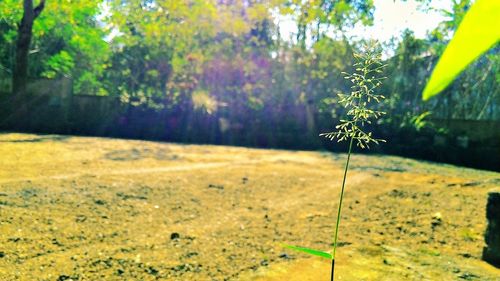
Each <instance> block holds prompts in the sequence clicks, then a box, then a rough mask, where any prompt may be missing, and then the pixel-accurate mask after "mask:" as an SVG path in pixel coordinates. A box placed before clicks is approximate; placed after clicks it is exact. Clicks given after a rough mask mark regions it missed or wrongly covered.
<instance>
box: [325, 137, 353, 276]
mask: <svg viewBox="0 0 500 281" xmlns="http://www.w3.org/2000/svg"><path fill="white" fill-rule="evenodd" d="M353 141H354V136H351V141H350V142H349V152H348V153H347V162H346V164H345V170H344V179H343V180H342V190H341V191H340V200H339V210H338V213H337V223H336V225H335V236H334V239H333V254H332V272H331V279H330V280H331V281H333V272H334V267H335V263H334V262H335V254H336V252H337V239H338V237H339V225H340V213H341V211H342V201H343V200H344V189H345V181H346V178H347V170H348V168H349V160H350V159H351V151H352V143H353Z"/></svg>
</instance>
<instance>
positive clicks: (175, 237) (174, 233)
mask: <svg viewBox="0 0 500 281" xmlns="http://www.w3.org/2000/svg"><path fill="white" fill-rule="evenodd" d="M179 238H181V235H180V234H179V233H177V232H172V234H170V240H176V239H179Z"/></svg>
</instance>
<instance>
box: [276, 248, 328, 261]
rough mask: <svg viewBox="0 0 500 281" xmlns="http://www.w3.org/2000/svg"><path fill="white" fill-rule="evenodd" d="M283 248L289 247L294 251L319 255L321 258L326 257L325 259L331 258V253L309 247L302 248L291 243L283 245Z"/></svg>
mask: <svg viewBox="0 0 500 281" xmlns="http://www.w3.org/2000/svg"><path fill="white" fill-rule="evenodd" d="M283 246H284V247H285V248H289V249H292V250H295V251H299V252H303V253H306V254H309V255H313V256H317V257H321V258H327V259H332V255H331V254H329V253H327V252H322V251H318V250H314V249H310V248H304V247H297V246H291V245H283Z"/></svg>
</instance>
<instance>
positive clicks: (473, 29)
mask: <svg viewBox="0 0 500 281" xmlns="http://www.w3.org/2000/svg"><path fill="white" fill-rule="evenodd" d="M498 19H500V1H498V0H478V1H477V2H476V3H474V5H473V6H472V7H471V8H470V10H469V11H468V12H467V14H466V15H465V17H464V19H463V21H462V22H461V23H460V26H459V27H458V29H457V31H456V33H455V35H454V36H453V38H452V40H451V41H450V43H449V44H448V46H447V47H446V49H445V51H444V53H443V55H442V56H441V58H440V59H439V61H438V63H437V65H436V67H435V68H434V71H433V72H432V75H431V78H430V79H429V82H428V83H427V85H426V87H425V89H424V92H423V94H422V98H423V100H428V99H429V98H431V97H433V96H435V95H437V94H438V93H439V92H441V91H443V90H444V89H445V88H446V87H447V86H448V85H449V84H450V83H451V82H452V81H453V79H454V78H455V77H457V76H458V74H460V72H462V71H463V70H464V69H465V68H466V67H467V65H469V64H470V63H471V62H473V61H474V60H475V59H476V58H478V57H479V56H480V55H481V54H483V53H484V52H486V51H487V50H488V49H489V48H490V47H492V46H493V45H494V44H496V43H497V42H498V41H499V39H500V28H499V26H498Z"/></svg>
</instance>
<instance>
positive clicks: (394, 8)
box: [280, 0, 451, 42]
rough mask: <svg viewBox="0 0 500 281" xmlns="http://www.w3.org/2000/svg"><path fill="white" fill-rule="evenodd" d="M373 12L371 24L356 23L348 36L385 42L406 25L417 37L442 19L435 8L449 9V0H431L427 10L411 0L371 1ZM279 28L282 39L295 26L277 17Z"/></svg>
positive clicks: (293, 29)
mask: <svg viewBox="0 0 500 281" xmlns="http://www.w3.org/2000/svg"><path fill="white" fill-rule="evenodd" d="M374 4H375V13H374V23H373V26H370V27H364V26H362V24H358V25H357V26H356V27H355V28H354V29H353V30H352V31H350V32H349V35H351V36H354V37H357V38H365V39H378V40H379V41H382V42H384V41H388V40H390V39H391V38H392V37H394V36H395V37H397V36H399V35H400V34H401V32H402V31H403V30H405V29H406V28H408V29H411V30H413V31H414V33H415V36H416V37H417V38H423V37H425V35H426V33H427V32H428V31H430V30H432V29H434V28H435V27H436V26H437V25H438V23H440V22H441V21H443V20H444V19H445V18H444V17H443V15H442V14H441V13H440V12H439V11H438V10H436V9H449V8H450V7H451V0H432V2H431V5H430V6H431V7H433V8H435V9H433V10H429V11H422V9H419V7H420V5H421V4H420V3H418V2H417V1H415V0H407V1H404V2H403V1H401V0H374ZM280 28H281V30H280V31H281V34H282V36H283V38H286V39H288V38H290V35H291V34H292V33H295V31H296V26H295V23H293V22H292V21H290V20H287V19H283V18H282V19H280Z"/></svg>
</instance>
